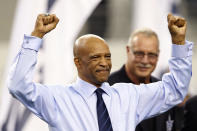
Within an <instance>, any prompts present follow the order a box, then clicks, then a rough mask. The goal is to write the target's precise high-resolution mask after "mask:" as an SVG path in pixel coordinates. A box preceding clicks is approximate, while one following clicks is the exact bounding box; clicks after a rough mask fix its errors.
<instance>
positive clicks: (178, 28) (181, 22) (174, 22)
mask: <svg viewBox="0 0 197 131" xmlns="http://www.w3.org/2000/svg"><path fill="white" fill-rule="evenodd" d="M186 27H187V22H186V20H185V19H184V18H181V17H178V16H173V15H172V14H168V29H169V31H170V34H171V37H172V43H174V44H177V45H184V44H185V35H186Z"/></svg>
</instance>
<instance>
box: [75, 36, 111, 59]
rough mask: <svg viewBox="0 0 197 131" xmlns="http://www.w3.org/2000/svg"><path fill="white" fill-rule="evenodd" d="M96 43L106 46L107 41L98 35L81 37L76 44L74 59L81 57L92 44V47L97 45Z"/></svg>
mask: <svg viewBox="0 0 197 131" xmlns="http://www.w3.org/2000/svg"><path fill="white" fill-rule="evenodd" d="M96 43H105V44H106V42H105V40H104V39H103V38H101V37H99V36H97V35H93V34H87V35H83V36H81V37H79V38H78V39H77V40H76V41H75V43H74V47H73V55H74V57H79V56H81V53H82V52H83V51H84V50H86V49H87V48H88V47H89V46H90V44H92V45H91V46H93V44H96ZM106 46H107V44H106Z"/></svg>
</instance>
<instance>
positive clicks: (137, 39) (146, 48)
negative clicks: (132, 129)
mask: <svg viewBox="0 0 197 131" xmlns="http://www.w3.org/2000/svg"><path fill="white" fill-rule="evenodd" d="M126 52H127V61H126V64H125V65H123V66H122V68H121V69H120V70H118V71H116V72H113V73H112V74H111V75H110V77H109V79H108V82H109V83H110V85H113V84H115V83H120V82H123V83H125V82H126V83H134V84H137V85H139V84H140V83H145V84H148V83H153V82H156V81H159V79H158V78H156V77H154V76H152V75H151V73H152V72H153V71H154V69H155V67H156V65H157V61H158V56H159V39H158V36H157V34H156V33H155V32H154V31H153V30H151V29H148V28H144V29H139V30H136V31H134V32H133V33H132V35H131V36H130V38H129V41H128V44H127V46H126ZM147 93H148V92H147ZM177 110H178V111H177ZM179 112H181V113H182V114H183V110H182V109H181V108H179V107H174V108H172V109H171V110H169V111H167V112H165V113H163V114H161V115H159V116H156V117H153V118H150V119H147V120H144V121H142V122H141V123H140V124H138V126H137V127H136V131H177V130H179V129H180V124H179V123H178V122H177V120H175V114H180V113H179ZM179 116H181V115H179Z"/></svg>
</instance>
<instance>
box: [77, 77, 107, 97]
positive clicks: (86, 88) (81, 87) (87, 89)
mask: <svg viewBox="0 0 197 131" xmlns="http://www.w3.org/2000/svg"><path fill="white" fill-rule="evenodd" d="M74 88H75V90H76V91H77V92H79V93H80V95H82V96H85V97H86V98H89V97H90V96H92V95H93V94H94V92H95V90H96V89H97V87H96V86H94V85H92V84H90V83H88V82H86V81H84V80H82V79H81V78H79V77H77V80H76V82H75V86H74ZM100 88H101V89H103V90H104V91H105V93H106V94H107V95H109V96H110V95H111V93H110V90H111V89H110V86H109V84H108V83H107V82H104V83H103V84H102V85H101V87H100Z"/></svg>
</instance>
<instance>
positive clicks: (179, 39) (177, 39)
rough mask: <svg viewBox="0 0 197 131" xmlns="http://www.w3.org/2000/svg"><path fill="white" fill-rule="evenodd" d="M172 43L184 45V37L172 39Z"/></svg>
mask: <svg viewBox="0 0 197 131" xmlns="http://www.w3.org/2000/svg"><path fill="white" fill-rule="evenodd" d="M172 43H173V44H176V45H184V44H185V37H172Z"/></svg>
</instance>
